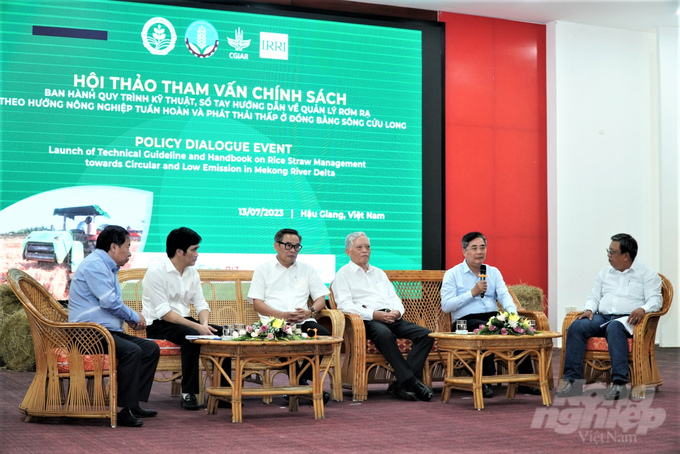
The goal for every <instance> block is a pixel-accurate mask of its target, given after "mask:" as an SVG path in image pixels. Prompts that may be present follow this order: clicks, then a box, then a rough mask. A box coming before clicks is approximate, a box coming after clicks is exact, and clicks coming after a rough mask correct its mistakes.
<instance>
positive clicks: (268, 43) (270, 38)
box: [260, 32, 288, 60]
mask: <svg viewBox="0 0 680 454" xmlns="http://www.w3.org/2000/svg"><path fill="white" fill-rule="evenodd" d="M260 58H273V59H275V60H288V35H286V34H282V33H268V32H260Z"/></svg>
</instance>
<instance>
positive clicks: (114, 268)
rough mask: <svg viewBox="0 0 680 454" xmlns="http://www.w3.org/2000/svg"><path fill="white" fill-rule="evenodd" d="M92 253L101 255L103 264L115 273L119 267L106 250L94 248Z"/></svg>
mask: <svg viewBox="0 0 680 454" xmlns="http://www.w3.org/2000/svg"><path fill="white" fill-rule="evenodd" d="M93 254H97V255H98V256H99V257H101V259H102V261H103V262H104V265H106V267H107V268H108V269H110V270H111V271H113V272H114V273H117V272H118V270H119V269H120V267H119V266H118V265H117V264H116V262H114V261H113V259H112V258H111V256H110V255H109V254H108V252H106V251H105V250H104V249H95V250H94V252H93Z"/></svg>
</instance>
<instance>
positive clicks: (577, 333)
mask: <svg viewBox="0 0 680 454" xmlns="http://www.w3.org/2000/svg"><path fill="white" fill-rule="evenodd" d="M619 317H621V315H602V314H593V319H592V320H588V319H587V318H582V319H580V320H574V323H572V324H571V326H570V327H569V330H568V331H567V345H566V346H565V347H566V351H565V352H564V374H563V378H565V379H569V380H580V379H582V378H583V357H584V356H585V354H586V343H587V342H588V339H589V338H591V337H605V338H606V339H607V345H608V347H609V357H610V359H611V362H612V370H611V373H612V380H614V381H620V382H625V383H628V338H629V337H631V335H630V334H629V333H628V331H627V330H626V327H625V326H624V325H623V323H619V322H614V321H613V322H611V323H609V324H608V325H606V326H604V327H600V325H602V324H603V323H605V322H608V321H610V320H613V319H616V318H619Z"/></svg>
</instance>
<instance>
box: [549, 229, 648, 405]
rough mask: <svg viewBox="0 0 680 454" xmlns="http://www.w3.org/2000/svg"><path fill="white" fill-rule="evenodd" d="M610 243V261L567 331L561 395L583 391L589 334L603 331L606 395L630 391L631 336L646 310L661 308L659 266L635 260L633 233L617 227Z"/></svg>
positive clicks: (600, 334) (616, 396) (614, 396)
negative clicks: (609, 384) (608, 381)
mask: <svg viewBox="0 0 680 454" xmlns="http://www.w3.org/2000/svg"><path fill="white" fill-rule="evenodd" d="M611 240H612V241H611V244H610V245H609V248H608V249H607V256H608V259H609V265H610V266H608V267H606V268H603V269H602V270H601V271H600V272H599V273H598V275H597V278H596V279H595V286H594V287H593V290H592V291H591V292H590V295H589V296H588V299H587V300H586V304H585V308H584V310H583V313H582V314H581V315H579V316H578V318H577V319H576V320H575V321H574V323H572V324H571V326H570V327H569V331H567V342H566V351H565V352H564V355H565V357H564V374H563V377H562V378H563V380H562V381H561V382H560V386H559V387H558V391H557V397H571V396H579V395H581V394H582V393H583V356H584V355H585V352H586V342H587V341H588V339H589V338H591V337H605V338H606V339H607V346H608V348H609V357H610V358H611V364H612V368H611V377H612V380H613V384H612V387H611V388H610V389H609V390H608V391H607V393H605V395H604V398H605V400H618V399H623V398H625V397H626V396H627V395H628V390H627V388H626V384H627V383H628V382H629V378H628V338H629V337H631V336H632V334H633V326H634V325H637V324H638V323H639V322H640V320H641V319H642V317H643V316H644V315H645V313H647V312H656V311H658V310H659V309H660V308H661V278H660V277H659V275H658V274H657V272H656V271H654V270H653V269H651V268H649V267H648V266H646V265H644V264H643V263H640V262H636V261H635V257H636V256H637V251H638V244H637V241H635V238H633V237H632V236H630V235H628V234H626V233H619V234H617V235H614V236H613V237H612V238H611Z"/></svg>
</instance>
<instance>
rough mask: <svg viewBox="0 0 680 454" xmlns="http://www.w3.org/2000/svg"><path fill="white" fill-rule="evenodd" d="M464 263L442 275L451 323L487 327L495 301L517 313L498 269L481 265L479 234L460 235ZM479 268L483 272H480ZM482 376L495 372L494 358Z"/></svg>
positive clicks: (485, 389) (487, 389) (522, 367)
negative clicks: (483, 268)
mask: <svg viewBox="0 0 680 454" xmlns="http://www.w3.org/2000/svg"><path fill="white" fill-rule="evenodd" d="M461 244H462V246H463V257H465V260H463V263H460V264H458V265H456V266H454V267H453V268H451V269H450V270H448V271H447V272H446V273H445V274H444V279H443V281H442V290H441V294H442V310H443V311H444V312H446V313H450V314H451V321H453V322H454V323H455V321H456V320H466V321H467V325H468V329H469V330H470V331H472V330H474V329H475V328H478V327H479V325H486V323H487V322H488V321H489V319H490V318H491V317H493V316H495V315H496V314H497V313H498V306H497V305H496V301H498V302H500V304H501V306H502V307H503V309H504V310H506V311H508V312H510V313H517V307H516V306H515V303H514V301H513V300H512V296H511V295H510V293H509V292H508V287H507V286H506V285H505V282H504V281H503V276H502V275H501V272H500V271H498V268H495V267H493V266H491V265H484V260H486V238H485V237H484V235H482V234H481V233H480V232H470V233H467V234H465V235H464V236H463V239H462V241H461ZM482 266H485V267H486V273H485V274H483V273H481V271H480V270H481V268H482ZM482 366H483V367H482V369H483V372H482V373H483V374H484V375H494V374H495V373H496V369H495V364H494V357H493V355H489V356H487V357H486V358H484V363H483V364H482ZM518 372H519V373H531V364H530V363H529V361H524V362H521V363H520V364H519V368H518ZM517 391H518V392H524V393H529V394H540V390H538V389H536V388H529V387H526V386H519V387H518V389H517ZM482 394H483V395H484V397H493V390H492V389H491V386H490V385H482Z"/></svg>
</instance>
